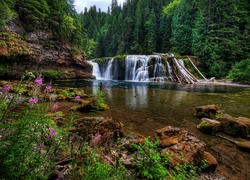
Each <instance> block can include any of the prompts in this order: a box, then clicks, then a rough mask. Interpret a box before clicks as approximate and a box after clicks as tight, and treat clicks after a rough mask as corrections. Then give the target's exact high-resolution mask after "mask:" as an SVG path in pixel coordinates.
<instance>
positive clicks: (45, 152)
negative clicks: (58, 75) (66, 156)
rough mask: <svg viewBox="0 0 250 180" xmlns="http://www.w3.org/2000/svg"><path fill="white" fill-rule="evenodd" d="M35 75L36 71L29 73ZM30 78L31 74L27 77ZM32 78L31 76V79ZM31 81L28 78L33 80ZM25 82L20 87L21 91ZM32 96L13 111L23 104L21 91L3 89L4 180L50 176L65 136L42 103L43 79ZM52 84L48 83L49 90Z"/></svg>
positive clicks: (0, 141)
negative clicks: (14, 91) (40, 93)
mask: <svg viewBox="0 0 250 180" xmlns="http://www.w3.org/2000/svg"><path fill="white" fill-rule="evenodd" d="M27 75H32V73H27ZM32 77H33V76H32ZM23 79H27V77H23ZM29 80H30V78H29ZM29 80H27V81H29ZM22 83H23V81H21V82H20V83H19V85H18V87H17V89H19V90H21V89H22V88H23V87H22ZM34 83H35V86H34V90H33V94H32V97H31V98H29V100H27V101H26V102H24V103H23V105H22V106H21V107H22V108H21V109H20V108H19V109H20V110H18V111H9V109H10V108H12V107H15V106H16V104H18V103H20V102H19V101H20V98H22V97H21V96H20V93H19V92H18V91H17V92H16V93H15V94H11V93H9V91H10V87H9V86H5V87H3V88H2V89H1V91H0V177H1V178H2V179H48V177H49V176H50V175H51V173H52V172H53V171H54V161H55V157H56V152H57V151H59V150H60V149H61V143H58V142H59V141H60V140H61V137H62V136H61V135H60V134H59V133H58V131H56V130H55V129H54V126H55V125H54V124H55V123H54V121H53V120H52V118H51V116H48V115H47V113H48V110H49V109H48V108H46V107H47V106H45V105H42V104H40V103H38V101H40V99H38V95H39V91H38V90H41V85H42V80H41V78H37V79H36V80H35V81H34ZM48 87H49V86H47V89H50V88H48Z"/></svg>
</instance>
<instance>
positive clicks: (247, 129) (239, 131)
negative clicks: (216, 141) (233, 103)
mask: <svg viewBox="0 0 250 180" xmlns="http://www.w3.org/2000/svg"><path fill="white" fill-rule="evenodd" d="M217 120H218V121H220V122H221V128H222V131H223V132H224V133H226V134H229V135H232V136H235V137H242V138H247V137H249V135H250V119H249V118H245V117H238V118H235V117H232V116H230V115H228V114H224V115H223V116H222V117H221V118H218V119H217Z"/></svg>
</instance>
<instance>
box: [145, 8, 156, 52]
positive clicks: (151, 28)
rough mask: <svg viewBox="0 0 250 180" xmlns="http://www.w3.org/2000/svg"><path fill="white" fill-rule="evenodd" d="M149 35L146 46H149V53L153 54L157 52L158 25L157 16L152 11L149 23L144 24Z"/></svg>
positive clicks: (147, 35)
mask: <svg viewBox="0 0 250 180" xmlns="http://www.w3.org/2000/svg"><path fill="white" fill-rule="evenodd" d="M144 26H145V28H146V31H147V34H146V38H145V41H146V44H147V53H149V54H152V53H153V52H155V51H156V33H155V32H156V31H157V24H156V16H155V12H154V11H153V10H151V13H150V15H149V19H148V21H146V22H145V24H144Z"/></svg>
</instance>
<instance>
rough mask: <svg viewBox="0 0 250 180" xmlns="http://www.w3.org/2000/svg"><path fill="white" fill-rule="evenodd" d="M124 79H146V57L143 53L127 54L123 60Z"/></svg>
mask: <svg viewBox="0 0 250 180" xmlns="http://www.w3.org/2000/svg"><path fill="white" fill-rule="evenodd" d="M125 64H126V70H125V73H126V74H125V80H128V81H146V80H147V79H148V67H147V66H148V57H147V56H144V55H129V56H127V57H126V60H125Z"/></svg>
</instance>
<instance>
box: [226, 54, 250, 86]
mask: <svg viewBox="0 0 250 180" xmlns="http://www.w3.org/2000/svg"><path fill="white" fill-rule="evenodd" d="M249 72H250V58H249V59H246V60H242V61H240V62H238V63H236V64H235V65H234V66H232V69H231V71H230V72H229V75H228V77H229V78H230V79H232V80H233V81H235V82H243V83H250V73H249Z"/></svg>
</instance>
